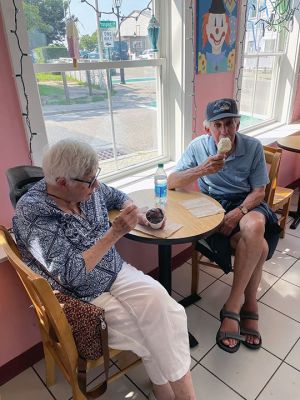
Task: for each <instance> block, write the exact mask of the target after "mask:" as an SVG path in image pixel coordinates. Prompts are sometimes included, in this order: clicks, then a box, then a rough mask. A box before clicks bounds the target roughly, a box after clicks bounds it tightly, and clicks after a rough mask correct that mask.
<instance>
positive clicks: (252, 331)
mask: <svg viewBox="0 0 300 400" xmlns="http://www.w3.org/2000/svg"><path fill="white" fill-rule="evenodd" d="M240 319H241V320H243V319H252V320H256V321H258V314H257V313H254V312H250V311H241V313H240ZM241 335H244V336H245V341H243V344H244V345H245V346H246V347H248V349H251V350H258V349H260V348H261V345H262V339H261V336H260V333H259V332H258V331H257V330H255V329H246V328H245V329H244V328H241ZM247 335H251V336H256V337H257V338H258V339H259V343H249V342H247V340H246V336H247Z"/></svg>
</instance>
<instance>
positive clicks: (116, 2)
mask: <svg viewBox="0 0 300 400" xmlns="http://www.w3.org/2000/svg"><path fill="white" fill-rule="evenodd" d="M113 4H114V6H115V7H116V9H117V20H118V33H119V60H122V55H121V54H122V40H121V24H120V7H121V4H122V0H113ZM120 83H122V84H125V83H126V82H125V74H124V68H120Z"/></svg>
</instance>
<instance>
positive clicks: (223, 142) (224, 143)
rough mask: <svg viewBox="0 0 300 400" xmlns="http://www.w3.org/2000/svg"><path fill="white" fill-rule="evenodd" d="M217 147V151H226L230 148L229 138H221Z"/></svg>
mask: <svg viewBox="0 0 300 400" xmlns="http://www.w3.org/2000/svg"><path fill="white" fill-rule="evenodd" d="M217 147H218V153H228V151H230V150H231V140H230V139H229V138H228V137H225V138H221V139H220V140H219V143H218V146H217Z"/></svg>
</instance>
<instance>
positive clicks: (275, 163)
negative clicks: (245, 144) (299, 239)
mask: <svg viewBox="0 0 300 400" xmlns="http://www.w3.org/2000/svg"><path fill="white" fill-rule="evenodd" d="M264 153H265V159H266V163H267V165H268V166H269V179H270V183H269V184H268V186H267V187H266V195H265V201H266V202H267V203H268V205H269V207H270V208H271V209H272V210H273V211H274V212H276V213H277V214H279V215H280V216H279V225H280V227H281V229H282V231H281V235H280V237H281V238H283V237H284V235H285V229H286V223H287V220H288V215H289V209H290V204H291V198H292V195H293V193H294V191H293V190H292V189H289V188H285V187H281V186H277V177H278V171H279V165H280V160H281V154H282V149H279V148H275V147H270V146H264Z"/></svg>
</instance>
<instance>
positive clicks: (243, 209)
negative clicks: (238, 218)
mask: <svg viewBox="0 0 300 400" xmlns="http://www.w3.org/2000/svg"><path fill="white" fill-rule="evenodd" d="M238 209H239V210H240V211H241V213H242V214H243V215H246V214H247V213H248V211H249V210H248V208H246V207H245V206H243V205H242V204H241V205H240V206H238Z"/></svg>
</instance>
